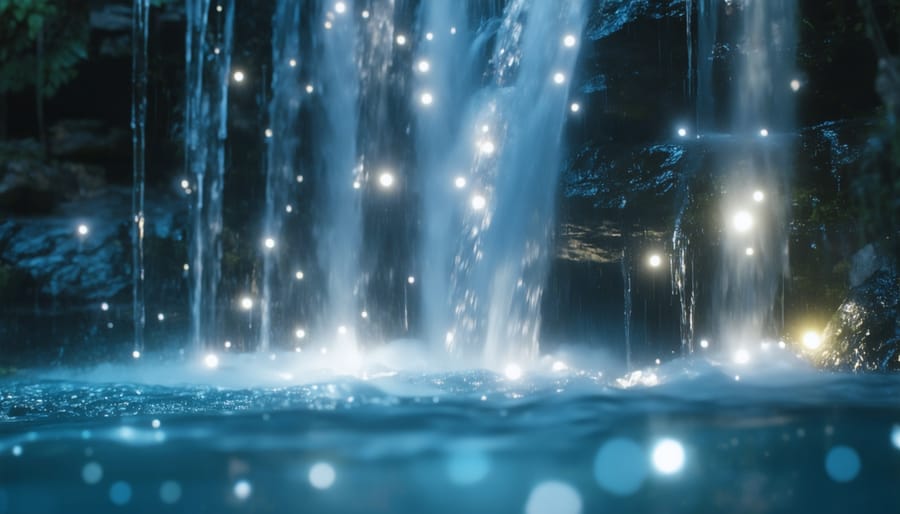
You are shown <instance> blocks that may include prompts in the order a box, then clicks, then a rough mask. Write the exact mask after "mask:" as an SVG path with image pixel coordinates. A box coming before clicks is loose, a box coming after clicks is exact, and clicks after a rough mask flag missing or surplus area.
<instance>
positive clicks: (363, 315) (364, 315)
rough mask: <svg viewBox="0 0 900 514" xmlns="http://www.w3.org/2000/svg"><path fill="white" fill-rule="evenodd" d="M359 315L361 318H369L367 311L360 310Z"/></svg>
mask: <svg viewBox="0 0 900 514" xmlns="http://www.w3.org/2000/svg"><path fill="white" fill-rule="evenodd" d="M359 317H360V318H362V319H369V311H362V312H360V313H359Z"/></svg>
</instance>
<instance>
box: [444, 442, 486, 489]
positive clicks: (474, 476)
mask: <svg viewBox="0 0 900 514" xmlns="http://www.w3.org/2000/svg"><path fill="white" fill-rule="evenodd" d="M446 466H447V476H448V477H449V478H450V481H451V482H453V483H454V484H457V485H472V484H475V483H478V482H480V481H482V480H483V479H484V477H486V476H487V474H488V472H489V471H490V470H491V461H490V460H489V459H488V456H487V455H485V454H484V453H483V452H480V451H478V450H475V449H459V450H454V451H453V452H452V453H451V454H450V456H449V458H448V459H447V464H446Z"/></svg>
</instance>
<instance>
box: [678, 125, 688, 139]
mask: <svg viewBox="0 0 900 514" xmlns="http://www.w3.org/2000/svg"><path fill="white" fill-rule="evenodd" d="M678 137H687V129H686V128H684V127H679V128H678Z"/></svg>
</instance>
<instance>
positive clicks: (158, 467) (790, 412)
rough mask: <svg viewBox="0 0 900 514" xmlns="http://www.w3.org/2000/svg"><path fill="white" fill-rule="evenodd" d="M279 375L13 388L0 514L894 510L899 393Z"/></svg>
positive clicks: (244, 370) (858, 379)
mask: <svg viewBox="0 0 900 514" xmlns="http://www.w3.org/2000/svg"><path fill="white" fill-rule="evenodd" d="M577 360H578V359H576V361H577ZM545 364H546V363H545ZM568 366H570V364H567V365H566V366H565V367H568ZM601 367H602V366H601ZM292 368H295V365H294V364H293V363H292V361H290V360H288V359H287V358H282V359H281V360H279V361H272V362H271V363H266V364H264V365H263V364H259V363H256V364H254V363H249V362H245V361H243V360H235V361H233V362H231V361H223V362H222V363H221V365H220V366H219V367H218V368H217V369H215V370H204V369H203V368H202V367H197V366H187V365H184V364H183V363H174V364H167V363H162V364H158V365H143V364H141V365H134V366H107V367H104V368H94V369H91V370H81V371H70V370H55V371H50V372H47V371H43V372H36V371H35V372H20V373H18V374H16V375H14V376H12V377H7V378H6V379H4V380H3V381H2V382H0V392H2V397H0V398H2V399H0V413H2V419H3V422H2V423H0V513H45V512H93V513H101V512H192V513H200V512H209V513H219V512H254V513H268V512H272V513H284V512H414V513H420V512H439V513H443V512H446V513H451V512H452V513H458V512H547V513H554V514H565V513H570V512H654V513H667V512H673V513H674V512H848V511H853V510H856V511H859V512H897V511H898V509H900V487H898V482H900V449H898V448H900V402H898V398H900V394H898V393H900V377H896V376H891V375H869V376H866V375H858V376H850V375H832V374H823V373H819V372H815V371H812V370H809V369H806V368H805V367H803V366H802V365H800V364H797V363H792V364H790V365H774V364H772V363H766V362H760V363H751V365H749V366H748V367H743V368H736V367H732V366H728V365H722V364H719V363H715V362H712V361H707V360H693V361H676V362H673V363H669V364H666V365H664V366H662V367H659V368H654V369H647V370H642V372H641V374H640V375H627V376H625V377H624V378H623V376H622V375H621V374H616V373H615V372H614V370H611V369H610V370H609V371H602V370H598V369H597V368H593V369H579V370H575V369H574V366H573V369H563V368H564V366H562V365H561V364H559V363H558V364H557V365H556V367H555V369H556V371H553V369H554V368H553V367H552V366H551V367H550V369H541V368H540V366H538V367H537V368H536V369H526V370H525V371H524V374H523V376H522V377H521V378H511V377H510V376H507V375H506V374H504V373H492V372H489V371H464V370H463V371H459V370H457V371H423V370H409V369H407V370H405V371H393V370H386V369H383V368H379V369H378V370H366V371H360V370H356V371H355V372H354V373H353V374H349V375H348V374H338V373H334V372H320V373H318V374H313V373H304V376H305V378H303V379H298V378H296V377H295V376H293V375H292V374H290V373H288V372H285V371H284V370H285V369H292ZM512 376H513V377H514V376H515V374H512ZM264 377H269V379H268V380H267V379H265V378H264ZM154 378H155V379H154ZM249 383H256V384H259V385H255V386H252V387H250V386H248V384H249Z"/></svg>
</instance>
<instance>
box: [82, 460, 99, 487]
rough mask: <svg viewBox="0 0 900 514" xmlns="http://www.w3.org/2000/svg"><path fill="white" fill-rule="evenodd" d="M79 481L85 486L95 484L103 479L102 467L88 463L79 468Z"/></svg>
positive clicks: (95, 463) (94, 463)
mask: <svg viewBox="0 0 900 514" xmlns="http://www.w3.org/2000/svg"><path fill="white" fill-rule="evenodd" d="M81 479H82V480H84V483H86V484H96V483H97V482H99V481H100V480H102V479H103V467H102V466H101V465H100V464H98V463H97V462H88V463H87V464H85V465H84V467H83V468H81Z"/></svg>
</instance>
